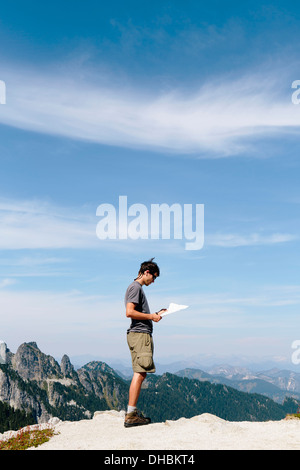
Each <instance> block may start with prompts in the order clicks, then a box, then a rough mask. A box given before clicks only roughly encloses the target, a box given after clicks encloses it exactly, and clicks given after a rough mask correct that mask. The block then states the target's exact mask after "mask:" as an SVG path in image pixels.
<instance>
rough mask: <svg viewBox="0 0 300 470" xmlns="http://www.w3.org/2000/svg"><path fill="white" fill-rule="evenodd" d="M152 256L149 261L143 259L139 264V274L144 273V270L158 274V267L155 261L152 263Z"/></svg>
mask: <svg viewBox="0 0 300 470" xmlns="http://www.w3.org/2000/svg"><path fill="white" fill-rule="evenodd" d="M153 260H154V258H151V259H149V261H144V262H143V263H142V264H141V267H140V270H139V276H140V275H141V274H144V272H145V271H149V272H150V274H157V276H159V267H158V266H157V264H156V263H154V261H153Z"/></svg>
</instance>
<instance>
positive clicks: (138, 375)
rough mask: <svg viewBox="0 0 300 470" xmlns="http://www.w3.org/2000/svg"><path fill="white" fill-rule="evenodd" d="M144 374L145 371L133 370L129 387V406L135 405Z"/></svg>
mask: <svg viewBox="0 0 300 470" xmlns="http://www.w3.org/2000/svg"><path fill="white" fill-rule="evenodd" d="M146 375H147V373H146V372H134V374H133V377H132V380H131V384H130V388H129V401H128V405H129V406H136V405H137V402H138V398H139V395H140V391H141V388H142V383H143V381H144V380H145V378H146Z"/></svg>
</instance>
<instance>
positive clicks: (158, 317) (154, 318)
mask: <svg viewBox="0 0 300 470" xmlns="http://www.w3.org/2000/svg"><path fill="white" fill-rule="evenodd" d="M166 310H167V309H166V308H162V309H160V311H159V312H156V313H152V320H153V321H155V322H159V321H160V320H161V318H162V317H161V316H160V313H163V312H165V311H166Z"/></svg>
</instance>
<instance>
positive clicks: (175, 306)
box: [160, 303, 188, 317]
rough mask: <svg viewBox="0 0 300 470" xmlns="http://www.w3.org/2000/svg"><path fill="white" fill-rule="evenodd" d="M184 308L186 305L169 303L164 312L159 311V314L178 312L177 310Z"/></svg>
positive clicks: (162, 315)
mask: <svg viewBox="0 0 300 470" xmlns="http://www.w3.org/2000/svg"><path fill="white" fill-rule="evenodd" d="M185 308H188V305H179V304H174V303H170V305H169V307H168V308H167V310H166V312H163V313H161V314H160V316H161V317H164V316H165V315H170V313H174V312H178V311H179V310H184V309H185Z"/></svg>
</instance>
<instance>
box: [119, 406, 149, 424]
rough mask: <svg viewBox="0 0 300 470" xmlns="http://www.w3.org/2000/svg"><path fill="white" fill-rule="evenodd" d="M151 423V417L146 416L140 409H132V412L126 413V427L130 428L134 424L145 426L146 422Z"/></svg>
mask: <svg viewBox="0 0 300 470" xmlns="http://www.w3.org/2000/svg"><path fill="white" fill-rule="evenodd" d="M149 423H151V419H150V418H145V417H144V416H143V414H142V413H141V412H140V411H138V410H135V411H132V413H126V415H125V421H124V426H125V428H130V427H132V426H143V425H144V424H149Z"/></svg>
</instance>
